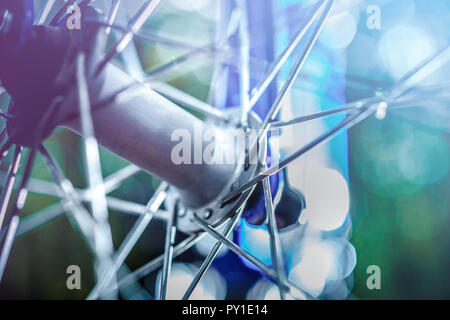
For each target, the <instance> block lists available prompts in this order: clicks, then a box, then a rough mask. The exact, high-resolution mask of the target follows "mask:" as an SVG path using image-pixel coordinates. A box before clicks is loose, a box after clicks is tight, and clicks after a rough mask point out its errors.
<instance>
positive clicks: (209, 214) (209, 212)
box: [203, 209, 213, 219]
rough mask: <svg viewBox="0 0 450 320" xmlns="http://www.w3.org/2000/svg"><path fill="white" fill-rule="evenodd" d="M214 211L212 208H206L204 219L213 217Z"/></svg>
mask: <svg viewBox="0 0 450 320" xmlns="http://www.w3.org/2000/svg"><path fill="white" fill-rule="evenodd" d="M212 214H213V211H212V209H206V211H205V214H204V215H203V218H204V219H209V218H211V217H212Z"/></svg>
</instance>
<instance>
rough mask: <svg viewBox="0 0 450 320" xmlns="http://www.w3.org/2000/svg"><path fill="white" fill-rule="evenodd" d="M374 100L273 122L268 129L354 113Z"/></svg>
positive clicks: (373, 98) (356, 102) (374, 98)
mask: <svg viewBox="0 0 450 320" xmlns="http://www.w3.org/2000/svg"><path fill="white" fill-rule="evenodd" d="M376 99H379V98H378V97H372V98H367V99H362V100H358V101H354V102H351V103H348V104H346V105H343V106H341V107H339V108H335V109H331V110H327V111H323V112H317V113H313V114H310V115H307V116H301V117H298V118H295V119H292V120H288V121H274V122H272V123H271V125H270V129H273V130H277V129H279V128H282V127H287V126H291V125H294V124H299V123H303V122H306V121H310V120H315V119H320V118H324V117H328V116H331V115H335V114H339V113H350V112H353V111H356V110H358V109H360V108H361V107H363V106H365V105H367V103H370V101H375V100H376Z"/></svg>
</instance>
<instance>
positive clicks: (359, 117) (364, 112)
mask: <svg viewBox="0 0 450 320" xmlns="http://www.w3.org/2000/svg"><path fill="white" fill-rule="evenodd" d="M377 105H378V104H371V105H369V106H366V107H364V108H361V110H360V111H359V112H357V113H356V114H352V115H350V116H348V117H347V118H346V119H344V120H343V121H341V123H339V124H338V125H337V126H336V127H334V128H332V129H331V130H329V131H327V132H326V133H324V134H322V135H321V136H319V137H318V138H316V139H315V140H313V141H312V142H310V143H308V144H307V145H306V146H304V147H303V148H301V149H299V150H298V151H296V152H294V153H293V154H291V155H290V156H288V157H287V158H286V159H284V160H282V161H281V162H280V163H278V164H275V165H273V166H271V167H270V168H269V169H267V170H265V171H263V172H262V173H261V174H259V175H258V176H257V177H255V178H253V179H252V180H250V181H249V182H247V183H246V184H244V185H242V186H241V187H239V188H237V189H236V190H234V191H233V192H231V193H230V194H229V195H227V196H225V197H224V198H223V199H222V202H227V201H229V200H230V199H233V198H234V197H236V196H238V195H240V194H241V193H242V192H244V191H246V190H248V189H250V188H252V187H253V186H255V185H256V184H258V183H260V182H261V181H262V180H264V179H265V178H267V177H268V176H271V175H273V174H275V173H277V172H279V171H281V170H282V169H284V168H285V167H286V166H287V165H289V164H290V163H291V162H292V161H294V160H296V159H297V158H299V157H300V156H302V155H303V154H305V153H307V152H308V151H310V150H311V149H313V148H315V147H316V146H318V145H319V144H322V143H323V142H325V141H328V140H329V139H331V138H332V137H334V136H335V135H337V134H338V133H340V132H341V131H342V130H343V129H344V128H351V127H352V126H354V125H355V124H357V123H359V122H361V121H363V120H364V119H366V118H367V117H369V116H370V115H371V114H372V113H373V112H374V111H375V110H374V108H373V107H374V106H377Z"/></svg>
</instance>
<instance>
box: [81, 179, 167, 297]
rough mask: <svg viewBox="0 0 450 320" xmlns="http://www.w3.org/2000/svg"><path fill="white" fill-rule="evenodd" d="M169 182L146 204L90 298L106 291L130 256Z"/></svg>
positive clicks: (160, 202) (162, 199)
mask: <svg viewBox="0 0 450 320" xmlns="http://www.w3.org/2000/svg"><path fill="white" fill-rule="evenodd" d="M167 187H168V185H167V183H165V182H163V183H162V184H161V185H160V186H159V188H158V190H156V192H155V193H154V195H153V196H152V198H151V199H150V201H149V202H148V204H147V206H146V212H145V214H143V215H142V217H140V218H139V219H138V221H137V222H136V223H135V224H134V226H133V228H132V229H131V231H130V232H129V233H128V235H127V237H126V238H125V240H124V241H123V242H122V244H121V246H120V248H119V249H118V250H117V252H116V255H115V257H114V266H113V269H112V270H109V271H108V273H107V274H106V276H104V277H103V278H102V279H101V280H100V281H99V282H98V283H97V284H96V286H95V287H94V289H93V290H92V291H91V293H90V294H89V296H88V299H97V298H98V295H99V293H100V292H102V291H104V290H105V288H107V285H108V283H109V281H110V279H111V277H112V276H113V275H114V273H115V272H117V271H118V270H119V268H120V267H121V266H122V264H123V263H124V262H125V259H126V258H127V257H128V255H129V253H130V252H131V250H132V249H133V248H134V246H135V245H136V243H137V241H138V240H139V239H140V237H141V235H142V233H143V232H144V231H145V229H146V228H147V226H148V225H149V223H150V222H151V220H152V218H153V216H154V214H155V212H157V211H158V209H159V208H160V206H161V205H162V203H163V201H164V199H165V197H166V190H167Z"/></svg>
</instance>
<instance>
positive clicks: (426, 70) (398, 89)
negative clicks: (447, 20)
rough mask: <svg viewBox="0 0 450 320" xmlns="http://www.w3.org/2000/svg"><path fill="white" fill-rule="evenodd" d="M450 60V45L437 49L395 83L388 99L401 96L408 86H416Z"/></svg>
mask: <svg viewBox="0 0 450 320" xmlns="http://www.w3.org/2000/svg"><path fill="white" fill-rule="evenodd" d="M448 61H450V46H449V47H446V48H445V49H443V50H441V51H439V52H438V53H437V54H435V55H433V56H431V57H430V58H428V59H426V60H425V61H424V62H422V63H421V64H420V65H418V66H417V67H416V68H414V69H413V70H411V71H410V72H408V73H407V74H406V75H405V76H404V77H403V78H402V79H400V80H399V81H398V82H397V84H396V85H394V87H393V88H392V89H391V90H390V91H389V94H388V99H387V100H388V101H390V100H392V99H395V98H397V97H399V96H401V95H402V94H403V93H405V92H406V91H407V90H409V89H410V88H412V87H414V86H416V85H417V84H418V83H420V82H421V81H423V80H424V79H425V78H427V77H428V76H430V75H431V74H432V73H433V72H435V71H436V70H438V69H439V68H440V67H442V66H443V65H444V64H446V63H447V62H448Z"/></svg>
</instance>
